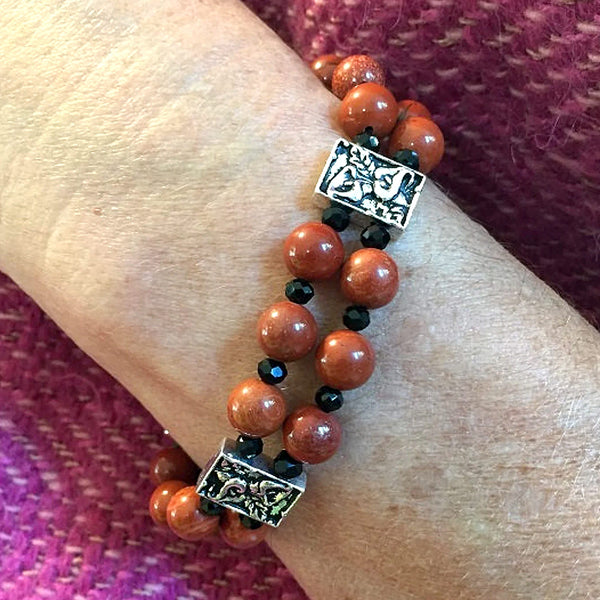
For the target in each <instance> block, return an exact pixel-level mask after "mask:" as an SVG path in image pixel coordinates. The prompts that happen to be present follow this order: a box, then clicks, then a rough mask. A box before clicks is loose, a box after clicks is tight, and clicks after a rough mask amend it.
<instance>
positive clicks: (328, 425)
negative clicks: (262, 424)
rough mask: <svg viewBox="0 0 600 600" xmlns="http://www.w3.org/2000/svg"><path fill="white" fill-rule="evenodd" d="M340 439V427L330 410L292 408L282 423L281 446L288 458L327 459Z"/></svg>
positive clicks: (318, 461) (335, 448) (319, 460)
mask: <svg viewBox="0 0 600 600" xmlns="http://www.w3.org/2000/svg"><path fill="white" fill-rule="evenodd" d="M341 439H342V427H341V425H340V424H339V422H338V420H337V419H336V418H335V417H334V416H333V415H332V414H330V413H326V412H323V411H322V410H321V409H319V408H317V407H316V406H304V407H302V408H300V409H298V410H296V411H294V412H293V413H292V414H291V415H290V416H289V417H288V418H287V419H286V420H285V423H284V424H283V445H284V447H285V449H286V451H287V452H288V454H290V455H291V456H292V457H294V458H295V459H296V460H300V461H302V462H305V463H310V464H313V465H314V464H317V463H321V462H324V461H326V460H328V459H329V458H331V457H332V456H333V455H334V454H335V452H336V450H337V449H338V446H339V445H340V441H341Z"/></svg>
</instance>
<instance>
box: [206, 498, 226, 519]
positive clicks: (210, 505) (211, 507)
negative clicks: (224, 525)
mask: <svg viewBox="0 0 600 600" xmlns="http://www.w3.org/2000/svg"><path fill="white" fill-rule="evenodd" d="M200 510H201V511H202V512H203V513H204V514H205V515H211V516H215V515H220V514H221V513H222V512H224V511H225V507H224V506H219V505H218V504H215V503H214V502H211V501H210V500H209V499H208V498H200Z"/></svg>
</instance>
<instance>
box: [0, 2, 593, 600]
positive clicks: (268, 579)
mask: <svg viewBox="0 0 600 600" xmlns="http://www.w3.org/2000/svg"><path fill="white" fill-rule="evenodd" d="M246 4H247V5H248V6H250V8H252V9H253V10H254V11H255V12H256V13H257V14H258V15H259V16H260V17H261V18H262V19H263V20H264V21H265V22H266V23H267V24H269V25H270V26H271V27H272V28H273V29H275V30H276V31H277V32H278V33H279V34H280V35H281V37H282V38H283V39H284V40H285V41H286V42H287V43H288V44H290V45H291V46H292V47H293V48H295V49H296V50H297V52H298V53H299V54H300V55H301V56H302V57H303V58H305V59H307V60H308V59H312V58H314V57H315V56H317V55H318V54H321V53H324V52H332V51H336V52H337V53H339V54H342V55H344V54H352V53H358V52H362V53H367V54H371V55H372V56H374V57H375V58H376V59H378V60H380V61H381V63H382V64H383V65H384V66H385V67H386V69H387V72H388V76H389V85H390V87H391V89H392V90H393V92H394V93H395V94H396V95H397V97H398V98H399V99H400V98H402V97H412V98H417V99H419V100H421V101H422V102H424V103H425V104H426V105H427V106H428V107H429V108H430V109H431V111H432V112H433V113H434V117H435V119H436V120H437V122H438V123H439V124H440V126H441V128H442V130H443V131H444V134H445V136H446V144H447V145H446V156H445V158H444V161H443V162H442V165H440V167H439V168H438V169H437V170H436V172H435V174H434V176H435V178H436V180H437V181H438V182H439V183H440V184H441V185H442V186H443V187H444V188H445V189H446V190H447V191H448V193H449V194H450V195H451V196H452V197H453V198H455V199H456V201H457V202H458V203H459V204H460V205H461V206H462V208H463V209H464V210H465V211H466V212H467V213H468V214H470V215H471V216H472V217H473V218H475V219H476V220H478V221H480V222H481V223H483V224H484V225H485V226H486V227H487V229H488V230H489V231H490V232H491V233H492V234H493V235H494V236H495V237H496V239H498V240H499V241H500V242H501V243H503V244H504V245H505V246H507V247H508V248H509V249H510V250H511V251H512V252H513V254H514V255H516V256H517V257H518V258H520V259H521V260H522V261H523V262H525V263H526V264H527V265H528V266H529V267H530V268H532V269H533V270H534V271H535V272H536V273H537V274H538V275H539V276H540V277H541V278H542V279H544V280H545V281H546V282H547V283H549V284H550V285H551V286H553V287H554V288H555V289H556V290H557V291H558V292H559V293H560V294H561V295H562V296H563V297H565V298H566V299H567V300H569V301H570V302H571V303H572V304H573V305H574V306H575V307H576V308H578V309H579V310H580V311H581V312H582V313H583V314H584V315H585V316H586V317H587V318H588V319H589V320H590V321H592V322H593V323H595V324H596V325H597V324H598V323H600V302H599V300H600V1H598V0H589V1H581V2H574V1H570V0H554V1H547V0H546V1H543V2H542V1H537V2H536V1H534V2H526V1H520V0H506V1H503V2H501V1H497V2H493V1H487V0H479V1H477V2H475V1H465V2H458V1H456V0H428V1H424V0H411V2H403V1H401V0H379V1H378V0H370V1H368V2H367V1H364V2H363V1H359V0H345V1H344V0H318V1H306V0H296V1H294V0H271V1H269V2H264V1H259V0H247V2H246ZM297 108H298V110H301V109H302V107H297ZM162 437H163V436H162V428H161V427H160V425H159V424H158V423H156V422H155V421H154V420H153V419H152V417H151V416H150V415H149V414H147V413H146V412H145V411H144V409H143V408H142V407H141V406H140V405H139V404H138V403H137V401H136V400H135V399H134V398H132V397H131V395H130V394H128V393H127V392H126V391H125V390H124V389H123V388H122V387H121V386H120V385H119V384H118V383H116V382H115V381H114V380H113V379H112V378H111V377H110V376H109V375H108V374H107V373H105V372H104V371H103V370H102V369H100V368H99V367H98V366H97V365H96V364H95V363H94V362H93V361H92V360H91V359H89V358H88V357H87V356H85V355H84V354H83V353H82V352H81V351H80V350H79V349H78V348H77V347H76V346H75V345H74V344H73V343H72V342H71V341H70V340H69V339H67V338H66V336H65V335H64V334H63V333H62V332H61V331H60V330H59V329H58V328H57V327H56V326H55V325H54V324H53V323H52V322H51V321H50V320H49V319H48V318H47V317H46V316H45V315H44V314H43V313H42V311H41V310H40V309H39V308H38V307H37V306H36V305H35V304H34V303H33V301H31V300H30V299H29V298H28V297H27V296H26V295H25V294H24V293H23V292H22V291H21V290H19V289H18V288H17V287H16V286H15V285H14V284H13V283H12V282H11V281H10V280H9V279H8V278H6V277H4V276H1V275H0V548H1V549H2V552H1V553H0V599H2V600H4V599H6V600H8V599H10V600H21V599H26V598H51V599H53V600H62V599H67V598H68V599H71V598H73V599H81V600H83V599H84V598H85V599H98V600H100V599H101V600H123V599H129V598H139V597H144V596H147V597H151V598H155V599H165V600H166V599H178V600H184V599H188V598H190V599H206V600H217V599H218V600H305V596H304V594H303V593H302V591H301V590H300V588H299V587H298V585H297V584H296V583H295V582H294V581H293V579H292V578H291V576H290V574H289V573H288V572H287V571H286V570H285V569H284V568H283V566H282V565H281V564H280V563H279V561H278V560H277V559H275V558H274V557H273V555H272V554H271V553H270V552H269V550H268V549H267V548H266V547H264V546H262V547H259V548H256V549H254V550H252V551H244V552H238V551H235V550H231V549H229V548H227V547H225V546H224V545H223V544H221V543H220V542H218V541H215V542H208V543H204V544H190V543H186V542H180V541H177V540H176V539H174V537H173V536H171V535H169V534H168V533H164V532H161V531H160V530H158V529H157V528H156V527H154V526H153V525H152V522H151V521H150V519H149V517H148V516H147V511H146V499H147V498H148V496H149V494H150V492H151V489H152V486H151V484H150V482H149V481H148V479H147V475H146V471H147V467H148V463H149V461H150V458H151V457H152V455H153V453H154V452H155V451H156V450H157V449H158V448H159V447H161V446H162V445H163V443H164V440H162Z"/></svg>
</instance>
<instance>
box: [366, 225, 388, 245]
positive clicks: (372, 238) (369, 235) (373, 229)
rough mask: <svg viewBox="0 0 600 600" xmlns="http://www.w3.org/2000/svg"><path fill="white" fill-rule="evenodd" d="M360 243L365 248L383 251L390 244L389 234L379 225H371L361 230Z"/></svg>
mask: <svg viewBox="0 0 600 600" xmlns="http://www.w3.org/2000/svg"><path fill="white" fill-rule="evenodd" d="M360 241H361V244H362V245H363V246H364V247H365V248H377V249H378V250H383V249H384V248H385V247H386V246H387V245H388V244H389V243H390V232H389V231H388V230H387V229H386V228H385V227H384V226H383V225H380V224H379V223H371V225H369V226H368V227H365V229H363V230H362V232H361V234H360Z"/></svg>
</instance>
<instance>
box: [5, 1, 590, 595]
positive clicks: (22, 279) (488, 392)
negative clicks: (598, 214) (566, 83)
mask: <svg viewBox="0 0 600 600" xmlns="http://www.w3.org/2000/svg"><path fill="white" fill-rule="evenodd" d="M56 6H60V8H56ZM0 24H1V29H2V31H3V36H2V38H1V39H0V55H1V56H2V57H3V60H2V61H0V82H2V83H1V86H0V147H1V148H2V152H1V153H0V174H1V175H2V179H1V180H0V269H2V270H3V271H4V272H5V273H7V274H8V275H10V276H11V277H12V278H13V279H14V280H15V281H16V282H17V283H18V284H19V285H20V286H22V287H23V289H24V290H25V291H27V292H28V293H29V294H30V295H31V296H32V297H33V298H34V299H35V300H36V301H37V302H38V303H39V304H40V305H41V306H42V308H44V309H45V310H46V311H47V312H48V313H49V314H50V316H51V317H52V318H53V319H55V320H56V322H57V323H58V324H59V325H60V326H61V327H62V328H64V330H65V331H66V332H67V333H68V334H69V335H70V336H71V337H72V338H73V339H74V340H75V341H76V342H77V343H78V344H79V345H80V346H81V347H82V348H83V349H84V350H85V351H86V352H88V353H89V354H90V355H91V356H92V357H94V358H95V359H96V360H97V361H98V362H99V363H100V364H101V365H103V366H104V367H105V368H106V369H108V370H109V371H110V372H111V373H112V374H114V376H115V377H117V378H118V379H119V380H120V381H121V382H122V383H123V384H124V385H125V386H126V387H127V388H128V389H129V390H130V391H131V392H132V393H133V394H135V395H136V397H137V398H138V399H139V400H140V402H141V403H142V404H143V405H144V406H145V407H147V408H148V409H149V410H150V411H151V412H152V414H153V415H154V416H155V417H156V418H157V420H158V421H159V422H160V423H161V424H163V425H164V426H165V427H166V428H168V429H169V430H170V431H171V432H172V433H173V435H174V437H175V438H176V439H177V440H178V441H179V442H180V443H181V444H182V445H183V446H184V448H185V449H186V450H187V451H188V452H189V453H190V454H191V455H192V456H193V457H194V459H195V460H196V461H197V462H198V463H199V464H202V463H203V462H204V461H205V460H206V459H207V458H208V457H209V455H210V454H211V453H212V452H213V451H214V449H215V448H216V446H217V444H218V443H219V441H220V439H221V438H222V437H223V436H225V435H229V436H231V435H232V431H231V428H230V426H229V424H228V422H227V419H226V416H225V410H224V407H225V400H226V397H227V394H228V391H229V390H230V389H231V388H232V387H233V386H234V385H235V384H236V383H237V382H238V381H239V380H240V379H242V378H245V377H248V376H252V374H253V370H254V365H255V364H256V362H257V361H258V360H259V359H260V358H261V353H260V350H259V348H258V345H257V344H256V342H255V340H254V325H255V321H256V318H257V316H258V314H259V313H260V312H261V310H262V309H264V308H265V307H266V306H268V304H269V303H271V302H274V301H276V300H279V299H280V297H281V296H280V291H281V289H282V285H283V283H284V282H285V281H286V280H287V279H288V278H289V276H288V274H287V273H286V271H285V267H284V265H283V261H282V259H281V246H282V239H283V238H284V237H285V235H286V234H287V233H288V232H289V231H290V230H291V229H292V228H293V227H295V226H296V225H298V224H300V223H301V222H303V221H306V220H311V219H317V218H318V210H317V209H316V208H315V206H314V200H313V199H312V197H311V196H312V194H311V192H312V188H313V186H314V183H315V181H316V178H317V176H318V173H319V171H320V168H321V166H322V164H323V160H324V157H325V156H326V154H327V152H328V150H329V148H330V147H331V144H332V142H333V140H334V139H335V137H336V136H337V135H338V134H337V132H336V131H335V130H334V124H333V123H334V121H333V119H332V118H331V115H332V114H333V111H334V110H335V106H336V104H337V100H336V99H335V98H333V97H332V96H331V95H330V94H328V93H327V92H326V91H325V90H324V89H323V88H322V87H321V86H320V85H319V84H318V82H317V81H316V80H315V78H314V77H313V76H312V75H311V73H310V72H309V71H308V69H306V67H305V66H304V65H303V64H302V62H301V61H300V60H299V59H298V57H296V56H295V55H294V54H293V53H292V52H291V51H290V50H289V49H287V48H286V47H285V46H284V45H283V44H282V43H281V42H280V41H279V40H278V39H277V37H276V36H275V35H274V34H272V33H271V32H270V31H269V30H267V29H266V28H265V27H264V26H263V25H262V24H261V23H259V22H258V21H257V20H256V19H255V18H254V17H253V16H252V15H251V14H250V13H248V11H247V10H246V9H244V8H243V7H242V6H241V5H239V4H237V3H235V2H233V1H225V0H219V1H217V0H212V1H203V2H200V3H198V2H192V1H191V0H166V1H165V2H161V3H147V2H142V1H141V0H137V1H136V0H132V1H129V2H125V1H124V0H122V1H118V0H87V1H83V0H71V1H69V2H64V3H53V2H50V1H49V0H37V1H36V2H33V1H30V2H17V1H16V0H9V1H8V2H5V3H4V4H3V9H2V11H0ZM347 237H348V238H350V237H351V235H349V236H347ZM389 250H390V252H391V253H392V255H393V256H394V257H395V259H396V260H397V262H398V264H399V265H400V269H401V274H402V277H403V281H402V285H401V292H400V294H399V296H398V297H397V299H396V300H395V301H394V302H393V303H392V304H391V305H389V306H388V307H386V308H383V309H380V310H378V311H375V312H374V314H373V321H374V323H373V325H372V327H370V328H369V330H368V333H367V335H368V336H369V338H370V339H371V340H372V342H373V344H374V346H375V348H376V351H377V355H378V364H377V368H376V372H375V374H374V376H373V377H372V379H371V380H370V382H369V383H367V384H366V385H365V386H364V387H362V388H360V389H359V390H357V391H355V392H350V393H348V394H347V403H346V404H345V406H344V408H343V410H342V411H341V414H340V420H341V422H342V424H343V427H344V440H343V444H342V446H341V448H340V451H339V452H338V454H337V455H336V456H335V457H334V458H333V459H331V460H330V461H329V462H328V463H325V464H323V465H319V466H316V467H314V468H310V474H309V488H308V491H307V493H306V495H305V497H304V498H303V499H302V501H301V502H300V503H299V504H298V506H297V507H296V508H295V509H294V511H293V513H292V514H291V515H290V516H289V518H288V520H287V522H286V523H285V524H284V525H283V526H282V527H281V528H280V529H278V530H276V531H273V532H272V534H271V535H270V537H269V540H268V541H269V543H270V544H271V546H272V547H273V549H274V550H275V552H276V553H277V554H278V555H279V556H280V557H281V558H282V560H283V561H284V562H285V563H286V565H287V566H288V567H289V568H290V569H291V570H292V572H293V573H294V574H295V576H296V577H297V578H298V580H299V582H300V583H301V585H302V586H303V587H304V588H305V589H306V591H307V593H308V594H309V595H310V597H311V598H313V599H314V600H331V599H336V600H338V599H339V600H351V599H352V600H359V599H360V600H370V599H373V600H379V599H381V598H389V599H398V600H404V599H411V600H412V599H419V600H420V599H422V600H433V599H446V598H447V599H456V598H461V599H469V600H471V599H476V598H494V600H504V599H528V600H530V599H532V598H535V599H537V598H544V599H547V600H554V599H556V600H558V599H561V600H562V599H565V598H574V599H584V598H598V597H600V578H599V577H598V562H599V560H600V526H599V520H598V519H599V518H598V515H599V514H600V468H599V467H600V461H599V456H600V444H599V443H598V423H600V397H599V393H598V390H599V388H600V372H599V371H600V369H599V356H600V337H599V335H598V333H597V331H595V330H594V329H593V328H592V327H591V326H590V325H589V324H587V323H586V322H585V321H584V320H583V319H582V318H581V317H580V316H579V315H578V314H577V313H576V312H575V311H573V310H572V309H571V308H570V307H569V306H568V305H567V304H566V303H565V302H563V301H562V300H561V299H560V298H558V297H557V296H556V295H555V294H554V293H553V292H552V291H551V290H549V288H548V287H547V286H545V285H544V284H543V283H542V282H540V281H539V280H538V279H536V278H535V277H534V276H533V275H532V274H531V273H530V272H529V271H527V270H526V269H525V268H524V267H523V266H522V265H521V264H519V263H518V262H517V261H515V260H514V259H513V258H512V257H511V256H510V255H508V254H507V253H506V252H505V251H504V250H503V249H502V248H501V247H500V246H499V245H498V244H496V243H495V242H494V241H493V240H492V239H491V238H490V237H489V236H488V235H487V233H485V232H484V231H483V230H482V229H481V228H480V227H479V226H477V225H475V224H474V223H472V222H471V221H469V220H468V219H467V218H466V217H465V216H464V215H462V214H461V213H460V211H459V210H458V209H456V208H455V206H454V205H453V204H451V203H450V202H449V201H448V200H447V199H446V198H445V197H444V196H443V194H441V193H440V192H439V191H438V190H437V189H436V188H435V186H434V185H433V184H429V185H428V187H427V190H426V194H425V198H424V199H423V200H422V202H421V204H420V206H419V207H418V209H417V211H416V214H415V217H414V221H413V223H412V225H411V227H410V229H409V231H408V232H407V233H406V234H405V235H404V236H403V237H402V239H400V240H397V241H395V242H394V243H393V244H392V245H391V246H390V248H389ZM336 289H337V286H336V285H335V284H334V283H332V284H324V285H322V286H319V291H322V292H323V293H321V294H319V295H318V298H317V299H316V301H315V302H314V305H313V306H311V308H312V310H313V312H314V313H315V315H316V316H317V318H318V321H319V323H320V324H321V326H322V331H329V330H331V329H334V328H337V327H339V326H340V323H339V314H340V309H341V307H343V306H344V302H343V299H342V298H341V297H340V296H339V293H338V292H337V291H336ZM316 386H317V381H316V379H315V376H314V373H313V370H312V364H311V360H310V359H307V360H304V361H300V363H298V364H295V365H294V366H293V373H292V375H291V376H290V378H289V381H288V382H286V385H285V386H284V388H285V393H286V396H287V397H288V399H289V404H290V408H292V407H295V406H299V405H301V404H303V403H305V402H308V401H310V399H311V396H312V390H314V389H315V388H316ZM280 443H281V442H280V437H279V436H278V435H276V436H273V438H272V439H270V440H268V443H267V449H268V450H270V451H276V450H277V449H278V448H279V447H280Z"/></svg>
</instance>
